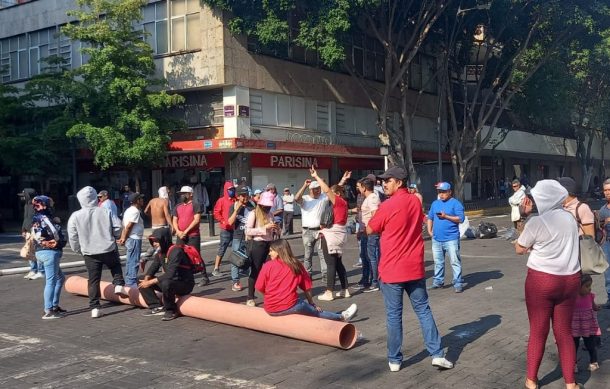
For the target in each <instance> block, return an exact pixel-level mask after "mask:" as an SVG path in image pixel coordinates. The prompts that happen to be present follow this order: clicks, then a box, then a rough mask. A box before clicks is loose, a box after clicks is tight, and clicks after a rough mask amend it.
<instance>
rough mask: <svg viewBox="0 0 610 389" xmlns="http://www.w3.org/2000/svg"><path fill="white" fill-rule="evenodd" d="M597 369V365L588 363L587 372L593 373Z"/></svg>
mask: <svg viewBox="0 0 610 389" xmlns="http://www.w3.org/2000/svg"><path fill="white" fill-rule="evenodd" d="M598 369H599V363H597V362H595V363H590V364H589V371H595V370H598Z"/></svg>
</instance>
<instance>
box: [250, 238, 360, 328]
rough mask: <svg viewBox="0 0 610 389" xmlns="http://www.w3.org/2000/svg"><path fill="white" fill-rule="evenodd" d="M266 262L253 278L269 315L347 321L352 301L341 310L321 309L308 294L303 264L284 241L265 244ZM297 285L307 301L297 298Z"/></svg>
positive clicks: (308, 282) (353, 313) (352, 313)
mask: <svg viewBox="0 0 610 389" xmlns="http://www.w3.org/2000/svg"><path fill="white" fill-rule="evenodd" d="M269 257H270V258H271V260H270V261H268V262H266V263H265V264H264V265H263V268H262V269H261V271H260V273H259V275H258V279H257V280H256V290H258V291H259V292H261V293H262V294H264V295H265V302H264V308H265V311H266V312H267V313H268V314H270V315H271V316H283V315H290V314H300V315H307V316H315V317H320V318H323V319H329V320H338V321H345V322H348V321H350V319H352V318H353V317H354V316H356V312H357V311H358V307H357V306H356V304H352V305H350V306H349V308H347V309H346V310H345V311H343V312H341V313H335V312H329V311H323V310H322V309H321V308H320V307H317V306H316V304H314V301H313V297H312V296H311V278H310V277H309V274H308V273H307V271H305V267H303V264H301V262H300V261H299V260H298V259H296V258H295V257H294V255H293V254H292V249H291V248H290V244H288V241H286V240H284V239H280V240H276V241H274V242H272V243H271V245H270V247H269ZM297 288H300V289H301V290H302V291H303V292H304V293H305V297H306V298H307V301H305V300H303V299H299V297H298V294H297Z"/></svg>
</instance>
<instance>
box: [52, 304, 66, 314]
mask: <svg viewBox="0 0 610 389" xmlns="http://www.w3.org/2000/svg"><path fill="white" fill-rule="evenodd" d="M51 311H53V312H56V313H59V314H60V315H63V314H64V313H66V312H68V311H67V310H65V309H63V308H62V307H60V306H59V305H58V306H56V307H53V308H51Z"/></svg>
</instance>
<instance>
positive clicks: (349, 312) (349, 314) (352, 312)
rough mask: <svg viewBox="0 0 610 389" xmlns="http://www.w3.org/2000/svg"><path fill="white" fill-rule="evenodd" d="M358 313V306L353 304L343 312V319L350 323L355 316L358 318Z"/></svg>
mask: <svg viewBox="0 0 610 389" xmlns="http://www.w3.org/2000/svg"><path fill="white" fill-rule="evenodd" d="M357 312H358V306H357V305H356V304H352V305H350V306H349V308H347V309H346V310H345V311H343V312H341V317H342V318H343V321H345V322H349V321H350V320H351V319H352V318H353V317H354V316H356V313H357Z"/></svg>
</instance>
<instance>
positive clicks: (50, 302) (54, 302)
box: [36, 250, 64, 313]
mask: <svg viewBox="0 0 610 389" xmlns="http://www.w3.org/2000/svg"><path fill="white" fill-rule="evenodd" d="M61 254H62V253H61V251H60V250H39V251H36V260H38V261H39V262H40V263H41V265H42V266H43V267H44V270H45V271H44V274H45V277H46V282H45V284H44V311H45V312H46V313H48V312H51V309H52V308H53V307H57V306H59V296H60V294H61V287H62V286H63V285H64V274H63V273H62V271H61V269H60V268H59V261H60V259H61Z"/></svg>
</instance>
